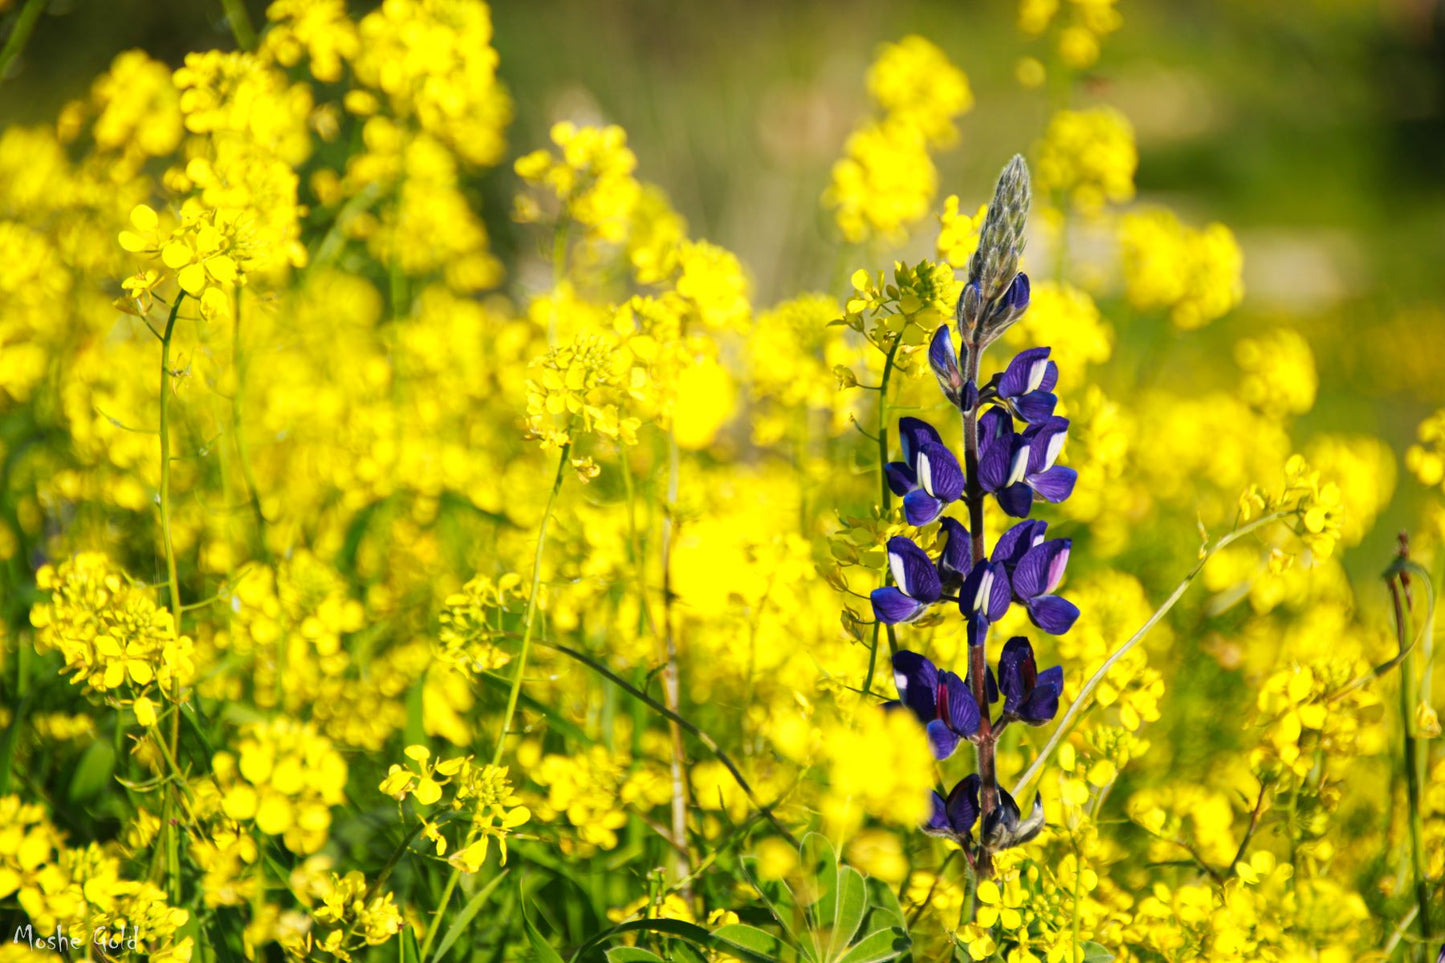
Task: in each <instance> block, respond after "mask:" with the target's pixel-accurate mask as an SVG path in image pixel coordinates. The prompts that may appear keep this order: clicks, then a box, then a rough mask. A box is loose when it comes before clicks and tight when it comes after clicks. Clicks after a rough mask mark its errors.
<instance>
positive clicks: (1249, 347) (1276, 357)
mask: <svg viewBox="0 0 1445 963" xmlns="http://www.w3.org/2000/svg"><path fill="white" fill-rule="evenodd" d="M1234 360H1235V361H1236V362H1238V364H1239V367H1240V369H1241V370H1242V371H1243V372H1244V377H1243V378H1242V379H1240V385H1239V394H1240V397H1242V398H1243V399H1244V400H1245V401H1247V402H1249V403H1250V404H1252V405H1254V406H1255V407H1256V408H1258V409H1260V410H1261V411H1263V412H1264V413H1265V414H1266V415H1270V416H1273V417H1275V418H1280V417H1283V416H1285V415H1295V414H1302V413H1304V412H1306V411H1309V410H1310V409H1311V408H1313V407H1314V403H1315V391H1316V390H1317V388H1318V386H1319V378H1318V376H1317V375H1316V374H1315V358H1314V352H1312V351H1311V350H1310V346H1309V342H1307V341H1306V340H1305V339H1304V336H1303V335H1301V334H1300V333H1299V332H1298V331H1294V330H1291V329H1289V328H1276V329H1275V330H1273V331H1269V332H1265V333H1263V334H1259V335H1255V336H1253V337H1249V338H1242V339H1240V340H1239V341H1238V342H1236V343H1235V345H1234Z"/></svg>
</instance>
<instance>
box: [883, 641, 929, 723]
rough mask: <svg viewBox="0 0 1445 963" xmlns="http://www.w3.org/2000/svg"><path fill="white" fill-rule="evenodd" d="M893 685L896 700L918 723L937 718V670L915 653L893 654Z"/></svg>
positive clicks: (904, 650) (902, 651)
mask: <svg viewBox="0 0 1445 963" xmlns="http://www.w3.org/2000/svg"><path fill="white" fill-rule="evenodd" d="M893 684H894V685H895V686H897V687H898V698H899V699H900V700H902V702H903V704H904V705H906V706H907V707H908V708H909V709H911V710H913V713H914V715H916V716H918V719H919V721H920V722H924V723H928V722H931V721H933V720H934V719H937V718H938V703H937V701H936V700H937V698H938V670H937V669H935V668H934V666H933V663H932V662H930V661H928V660H927V659H926V658H924V657H923V656H921V655H919V654H918V653H917V652H909V651H908V650H907V649H900V650H899V651H897V652H895V653H893Z"/></svg>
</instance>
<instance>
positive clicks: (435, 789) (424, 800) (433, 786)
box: [414, 776, 442, 806]
mask: <svg viewBox="0 0 1445 963" xmlns="http://www.w3.org/2000/svg"><path fill="white" fill-rule="evenodd" d="M414 795H415V796H416V801H417V802H419V803H421V804H422V805H423V806H430V805H431V804H432V803H434V802H436V801H437V800H438V799H440V798H442V787H441V786H439V785H437V782H436V780H434V779H428V778H426V777H425V776H423V777H422V780H421V782H419V783H417V784H416V792H415V793H414Z"/></svg>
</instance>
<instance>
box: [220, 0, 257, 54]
mask: <svg viewBox="0 0 1445 963" xmlns="http://www.w3.org/2000/svg"><path fill="white" fill-rule="evenodd" d="M221 8H222V9H223V10H225V11H226V22H227V23H228V24H230V26H231V36H233V37H235V38H236V46H238V47H240V48H241V49H242V50H255V49H256V28H255V27H253V26H251V15H250V14H249V13H247V12H246V4H245V3H244V2H242V0H221Z"/></svg>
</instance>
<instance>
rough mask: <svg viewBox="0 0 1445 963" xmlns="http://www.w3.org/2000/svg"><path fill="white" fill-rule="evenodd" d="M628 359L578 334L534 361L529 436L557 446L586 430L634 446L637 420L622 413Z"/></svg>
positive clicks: (629, 378) (611, 347)
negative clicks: (565, 343)
mask: <svg viewBox="0 0 1445 963" xmlns="http://www.w3.org/2000/svg"><path fill="white" fill-rule="evenodd" d="M628 360H629V358H628V355H627V354H626V353H625V352H620V351H618V350H617V348H616V345H615V344H613V343H611V342H610V341H608V340H604V339H603V338H601V337H582V338H578V339H577V340H576V341H573V342H572V343H571V344H568V345H565V346H563V347H558V348H552V349H551V350H550V351H548V352H547V353H546V354H545V355H543V356H542V357H541V358H539V359H537V360H536V361H534V362H533V363H532V367H533V369H534V370H536V371H537V372H538V376H537V377H536V378H534V379H531V380H529V381H528V382H527V432H528V436H529V437H530V438H535V439H537V440H538V441H540V442H541V443H542V447H543V448H561V447H562V446H563V445H570V444H571V443H572V442H573V441H575V440H576V439H577V438H578V437H580V436H581V435H584V434H590V433H596V434H599V435H602V436H603V437H606V438H610V439H612V440H614V441H617V442H618V443H619V444H623V445H635V444H637V429H638V428H639V427H640V426H641V420H640V419H638V418H633V417H626V416H625V415H624V414H623V411H624V408H625V405H626V403H627V398H628V395H627V386H628V385H629V384H631V382H632V369H631V367H630V366H629V365H628ZM583 478H584V479H586V478H587V475H586V474H585V473H584V475H583Z"/></svg>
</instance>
